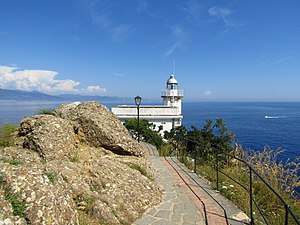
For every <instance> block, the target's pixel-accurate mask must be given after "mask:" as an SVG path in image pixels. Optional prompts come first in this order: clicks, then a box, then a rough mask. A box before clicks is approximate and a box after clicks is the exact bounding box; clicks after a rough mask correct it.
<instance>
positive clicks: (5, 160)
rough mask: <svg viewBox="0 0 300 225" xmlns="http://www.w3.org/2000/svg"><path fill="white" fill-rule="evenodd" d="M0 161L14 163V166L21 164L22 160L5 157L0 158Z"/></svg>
mask: <svg viewBox="0 0 300 225" xmlns="http://www.w3.org/2000/svg"><path fill="white" fill-rule="evenodd" d="M0 161H3V162H4V163H9V164H11V165H15V166H18V165H22V164H23V162H21V161H19V160H16V159H5V158H0Z"/></svg>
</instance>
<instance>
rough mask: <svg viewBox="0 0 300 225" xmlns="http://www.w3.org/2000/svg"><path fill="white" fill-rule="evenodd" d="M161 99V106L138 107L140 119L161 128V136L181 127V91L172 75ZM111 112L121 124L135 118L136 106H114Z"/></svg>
mask: <svg viewBox="0 0 300 225" xmlns="http://www.w3.org/2000/svg"><path fill="white" fill-rule="evenodd" d="M161 97H162V99H163V105H140V106H139V115H140V118H141V119H145V120H148V121H149V122H150V123H153V124H155V125H156V127H157V128H158V127H162V130H161V134H163V133H164V131H170V130H171V129H172V128H175V127H178V126H181V125H182V118H183V116H182V112H181V99H182V98H183V90H179V89H178V82H177V80H176V79H175V77H174V74H173V73H172V74H171V75H170V78H169V79H168V80H167V87H166V89H164V90H162V92H161ZM111 110H112V112H113V113H114V114H115V115H116V116H117V117H118V118H119V119H120V120H121V122H124V121H125V120H127V119H132V118H136V117H137V106H136V105H121V106H114V107H112V109H111Z"/></svg>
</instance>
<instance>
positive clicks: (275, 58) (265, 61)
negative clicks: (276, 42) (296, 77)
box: [257, 53, 293, 67]
mask: <svg viewBox="0 0 300 225" xmlns="http://www.w3.org/2000/svg"><path fill="white" fill-rule="evenodd" d="M291 59H293V57H292V56H291V55H290V54H288V53H285V54H277V55H272V56H271V55H263V56H260V57H259V58H258V60H257V66H258V67H265V66H271V65H275V64H279V63H283V62H286V61H289V60H291Z"/></svg>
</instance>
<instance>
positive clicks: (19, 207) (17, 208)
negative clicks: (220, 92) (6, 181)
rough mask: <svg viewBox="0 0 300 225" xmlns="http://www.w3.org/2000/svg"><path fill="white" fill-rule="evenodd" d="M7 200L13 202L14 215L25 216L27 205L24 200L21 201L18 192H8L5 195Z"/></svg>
mask: <svg viewBox="0 0 300 225" xmlns="http://www.w3.org/2000/svg"><path fill="white" fill-rule="evenodd" d="M5 200H6V201H8V202H9V203H10V204H11V206H12V208H13V214H14V216H20V217H24V211H25V209H26V205H25V203H24V202H22V201H20V198H19V196H18V195H17V194H10V193H8V194H6V195H5Z"/></svg>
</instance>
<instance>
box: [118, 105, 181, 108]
mask: <svg viewBox="0 0 300 225" xmlns="http://www.w3.org/2000/svg"><path fill="white" fill-rule="evenodd" d="M136 107H137V106H136V105H118V106H113V107H112V108H136ZM140 108H177V107H176V106H168V105H142V106H141V105H140Z"/></svg>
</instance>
